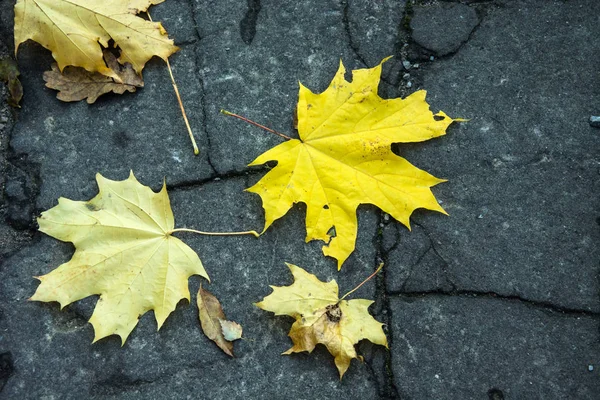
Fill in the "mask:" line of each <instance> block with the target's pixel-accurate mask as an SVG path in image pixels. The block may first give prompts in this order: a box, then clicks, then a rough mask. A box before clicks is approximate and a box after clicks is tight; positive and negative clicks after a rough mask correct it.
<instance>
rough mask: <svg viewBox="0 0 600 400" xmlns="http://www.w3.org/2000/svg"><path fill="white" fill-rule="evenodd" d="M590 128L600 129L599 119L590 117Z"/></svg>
mask: <svg viewBox="0 0 600 400" xmlns="http://www.w3.org/2000/svg"><path fill="white" fill-rule="evenodd" d="M590 126H591V127H593V128H600V117H598V116H595V115H592V116H591V117H590Z"/></svg>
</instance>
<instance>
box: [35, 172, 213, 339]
mask: <svg viewBox="0 0 600 400" xmlns="http://www.w3.org/2000/svg"><path fill="white" fill-rule="evenodd" d="M96 180H97V182H98V188H99V190H100V192H99V193H98V195H97V196H96V197H94V198H93V199H91V200H90V201H87V202H85V201H73V200H69V199H65V198H60V199H59V201H58V205H57V206H55V207H54V208H52V209H50V210H48V211H46V212H44V213H42V215H41V217H40V218H38V223H39V226H40V231H42V232H44V233H46V234H48V235H50V236H53V237H55V238H57V239H59V240H62V241H65V242H72V243H73V244H74V245H75V249H76V251H75V254H74V255H73V258H71V260H70V261H69V262H67V263H65V264H62V265H60V266H59V267H58V268H56V269H55V270H53V271H52V272H50V273H49V274H47V275H44V276H41V277H39V278H38V279H39V280H40V281H41V283H40V285H39V286H38V288H37V290H36V292H35V294H34V295H33V296H32V297H31V300H36V301H45V302H50V301H58V302H59V303H60V305H61V307H64V306H66V305H68V304H70V303H72V302H74V301H77V300H80V299H83V298H85V297H88V296H92V295H100V300H99V301H98V303H97V304H96V308H95V309H94V312H93V314H92V317H91V318H90V323H91V324H92V325H93V326H94V332H95V338H94V342H95V341H97V340H99V339H101V338H103V337H106V336H109V335H113V334H115V335H119V336H120V337H121V341H122V343H125V340H126V339H127V336H129V334H130V333H131V331H132V330H133V328H135V326H136V325H137V323H138V319H139V318H140V316H142V315H143V314H145V313H146V312H147V311H150V310H154V316H155V318H156V322H157V324H158V328H159V329H160V327H161V326H162V325H163V323H164V322H165V320H166V318H167V317H168V316H169V314H170V313H171V312H172V311H173V310H174V309H175V306H176V305H177V303H178V302H179V301H180V300H181V299H187V300H188V301H189V300H190V292H189V289H188V278H189V277H190V276H191V275H201V276H203V277H205V278H206V279H208V275H207V274H206V271H205V270H204V267H203V266H202V262H201V261H200V259H199V258H198V255H197V254H196V253H195V252H194V251H193V250H192V249H190V248H189V247H188V246H187V245H186V244H185V243H183V242H182V241H181V240H179V239H177V238H176V237H173V236H171V233H172V232H173V231H174V224H175V221H174V218H173V212H172V211H171V206H170V202H169V196H168V194H167V189H166V186H165V185H163V188H162V190H161V191H160V192H159V193H154V192H153V191H152V189H150V188H149V187H147V186H143V185H142V184H140V183H139V182H138V181H137V180H136V179H135V177H134V176H133V173H131V175H130V176H129V178H128V179H126V180H124V181H111V180H109V179H106V178H104V177H103V176H102V175H100V174H97V175H96Z"/></svg>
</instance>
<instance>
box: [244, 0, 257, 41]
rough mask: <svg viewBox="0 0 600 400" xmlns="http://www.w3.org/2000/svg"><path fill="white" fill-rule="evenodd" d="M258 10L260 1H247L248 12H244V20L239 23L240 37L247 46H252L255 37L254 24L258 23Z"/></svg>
mask: <svg viewBox="0 0 600 400" xmlns="http://www.w3.org/2000/svg"><path fill="white" fill-rule="evenodd" d="M260 9H261V5H260V0H248V10H247V11H246V15H244V18H242V20H241V21H240V35H241V37H242V41H243V42H244V43H246V44H247V45H248V46H249V45H250V44H252V41H253V40H254V36H255V35H256V23H257V21H258V14H259V13H260Z"/></svg>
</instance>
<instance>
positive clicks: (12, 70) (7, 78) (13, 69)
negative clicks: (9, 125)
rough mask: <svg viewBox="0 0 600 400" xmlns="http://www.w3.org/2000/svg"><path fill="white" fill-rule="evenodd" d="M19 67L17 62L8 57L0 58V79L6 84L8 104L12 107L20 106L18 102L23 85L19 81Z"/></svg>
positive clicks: (21, 95) (21, 94)
mask: <svg viewBox="0 0 600 400" xmlns="http://www.w3.org/2000/svg"><path fill="white" fill-rule="evenodd" d="M19 75H20V74H19V68H18V67H17V63H16V62H14V61H13V60H11V59H10V58H3V59H0V81H4V82H6V83H7V85H8V93H9V94H10V97H9V98H8V104H9V105H11V106H13V107H21V106H20V105H19V102H20V101H21V99H22V98H23V86H21V82H20V81H19V78H18V76H19Z"/></svg>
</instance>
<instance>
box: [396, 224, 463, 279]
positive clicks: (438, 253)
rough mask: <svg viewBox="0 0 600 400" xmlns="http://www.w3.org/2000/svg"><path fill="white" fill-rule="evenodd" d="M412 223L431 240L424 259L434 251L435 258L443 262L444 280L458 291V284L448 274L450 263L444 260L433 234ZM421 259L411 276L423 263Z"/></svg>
mask: <svg viewBox="0 0 600 400" xmlns="http://www.w3.org/2000/svg"><path fill="white" fill-rule="evenodd" d="M412 223H413V225H415V226H418V227H419V228H421V229H422V230H423V233H425V236H427V239H428V240H429V248H428V249H427V251H425V253H424V254H423V257H425V255H426V254H427V253H428V252H429V251H433V254H435V256H436V257H437V258H438V259H439V260H440V261H441V262H442V273H443V275H444V279H445V280H446V283H448V285H450V287H451V288H452V289H451V290H456V288H457V286H456V284H455V283H454V281H453V280H452V279H450V277H449V275H450V273H449V272H448V265H449V263H448V261H447V260H446V259H445V258H444V256H442V254H441V253H440V252H439V250H438V249H437V247H436V246H435V241H434V240H433V238H432V237H431V233H430V232H429V230H428V229H427V228H425V226H423V225H421V224H420V223H418V222H415V221H412ZM421 259H422V257H419V260H417V262H416V263H415V264H414V265H412V266H411V274H412V270H413V267H415V266H417V265H418V264H419V262H420V261H421ZM407 281H408V278H407V280H406V281H405V282H404V284H403V285H402V287H403V288H404V285H406V283H407Z"/></svg>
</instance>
